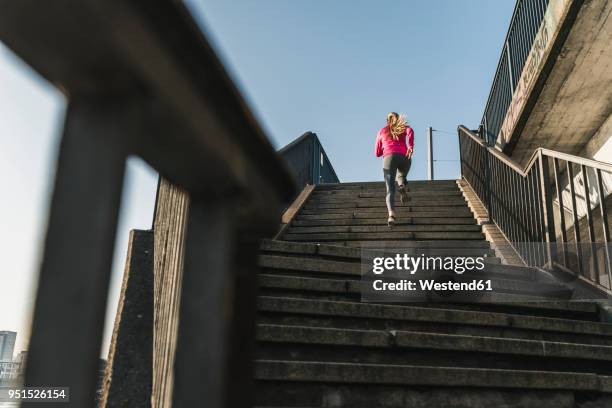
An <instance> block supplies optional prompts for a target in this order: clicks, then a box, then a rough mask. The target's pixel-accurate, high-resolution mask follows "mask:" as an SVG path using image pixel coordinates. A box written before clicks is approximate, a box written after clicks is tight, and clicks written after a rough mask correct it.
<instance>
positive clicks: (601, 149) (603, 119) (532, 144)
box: [507, 0, 612, 164]
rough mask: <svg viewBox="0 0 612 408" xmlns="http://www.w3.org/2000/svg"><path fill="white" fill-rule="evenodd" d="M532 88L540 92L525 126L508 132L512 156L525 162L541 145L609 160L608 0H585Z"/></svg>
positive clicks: (611, 76)
mask: <svg viewBox="0 0 612 408" xmlns="http://www.w3.org/2000/svg"><path fill="white" fill-rule="evenodd" d="M557 1H559V2H560V1H561V0H557ZM557 1H555V0H552V1H551V5H550V6H549V7H551V6H554V5H555V4H556V3H557ZM533 92H539V96H538V97H537V100H536V103H535V105H534V106H533V108H532V109H531V110H530V111H529V112H527V115H528V119H527V121H526V124H525V126H524V128H523V129H522V130H520V131H519V132H518V133H516V134H513V135H511V136H510V137H512V138H514V139H515V145H514V146H513V147H512V148H511V150H510V151H507V153H510V154H511V155H512V158H513V159H514V160H516V161H517V162H519V163H522V164H524V163H526V162H527V160H528V159H529V157H530V156H531V154H532V153H533V151H534V150H535V149H536V148H538V147H546V148H549V149H553V150H558V151H562V152H565V153H570V154H575V155H580V156H584V157H587V158H595V159H597V160H600V161H606V162H612V147H610V144H609V143H612V142H610V138H611V137H612V1H608V0H587V1H584V3H583V5H582V7H581V8H580V9H579V11H578V13H577V15H576V17H575V21H574V22H573V24H572V25H571V29H570V31H569V33H568V35H567V38H566V40H565V42H564V43H563V46H562V48H561V49H560V53H559V55H558V56H557V57H556V60H555V61H554V66H553V67H552V70H551V71H550V73H549V74H548V76H547V78H546V81H545V82H544V84H543V86H542V87H540V89H534V90H533Z"/></svg>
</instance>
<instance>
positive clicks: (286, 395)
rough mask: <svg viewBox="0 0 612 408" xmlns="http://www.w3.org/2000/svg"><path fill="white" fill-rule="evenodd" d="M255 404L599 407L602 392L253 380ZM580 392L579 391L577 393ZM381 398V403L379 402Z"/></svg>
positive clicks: (611, 401)
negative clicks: (254, 383)
mask: <svg viewBox="0 0 612 408" xmlns="http://www.w3.org/2000/svg"><path fill="white" fill-rule="evenodd" d="M256 388H257V393H256V401H257V403H256V404H257V406H258V407H264V406H266V407H271V408H272V407H273V408H281V407H284V408H289V407H290V406H291V407H300V408H314V407H385V408H405V407H407V406H409V407H411V408H432V407H435V408H438V407H444V408H489V407H495V408H515V407H520V408H603V407H609V406H612V398H610V397H609V396H608V395H605V394H599V393H597V394H593V393H592V392H579V391H572V390H559V389H552V390H551V389H524V390H516V389H512V388H478V387H460V386H457V387H444V386H418V387H416V386H411V387H406V386H405V385H401V384H399V385H391V386H388V385H378V384H370V385H367V384H360V383H341V384H338V383H333V384H326V383H324V382H303V381H295V382H294V381H292V382H283V381H271V380H267V381H258V382H257V387H256ZM583 395H584V396H583ZM381 401H383V404H382V405H381Z"/></svg>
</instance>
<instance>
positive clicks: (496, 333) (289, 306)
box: [258, 296, 612, 345]
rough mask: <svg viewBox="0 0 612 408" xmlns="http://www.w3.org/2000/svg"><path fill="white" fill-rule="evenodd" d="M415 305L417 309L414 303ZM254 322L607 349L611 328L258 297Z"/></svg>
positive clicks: (462, 312) (499, 315)
mask: <svg viewBox="0 0 612 408" xmlns="http://www.w3.org/2000/svg"><path fill="white" fill-rule="evenodd" d="M415 305H418V304H415ZM258 310H259V312H260V317H259V322H260V323H269V324H284V325H298V326H316V327H336V328H350V329H361V330H405V331H418V332H428V333H445V334H457V335H470V336H485V337H503V338H518V339H528V340H546V341H556V342H568V343H581V344H599V345H612V324H604V323H597V322H591V321H582V320H572V319H560V318H550V317H540V316H529V315H520V314H511V313H492V312H481V311H473V310H461V309H437V308H433V307H422V306H414V305H410V306H406V305H383V304H374V303H360V302H350V301H345V302H341V301H325V300H320V299H314V300H311V299H298V298H283V297H272V296H260V298H259V300H258Z"/></svg>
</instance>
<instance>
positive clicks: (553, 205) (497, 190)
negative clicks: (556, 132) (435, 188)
mask: <svg viewBox="0 0 612 408" xmlns="http://www.w3.org/2000/svg"><path fill="white" fill-rule="evenodd" d="M458 134H459V147H460V153H461V173H462V177H463V178H464V179H465V180H466V181H467V182H468V183H469V184H470V186H471V187H472V189H473V190H474V191H475V192H476V194H477V196H478V197H479V198H480V200H481V201H482V202H483V203H484V205H485V207H486V209H487V212H488V215H489V219H490V220H491V221H492V222H494V223H495V224H496V225H497V226H498V227H499V229H500V230H501V231H502V232H503V233H504V235H505V236H506V238H508V241H509V242H510V243H511V244H512V245H513V246H514V249H515V250H516V251H517V252H518V253H519V254H520V255H521V257H522V258H523V260H524V261H525V262H526V263H527V264H528V265H531V266H538V267H548V268H551V267H560V268H561V269H562V270H564V271H568V270H569V271H571V272H572V273H574V274H575V275H576V276H577V277H579V278H580V279H582V280H586V281H587V282H589V283H590V284H592V285H593V286H595V287H597V288H599V289H604V290H605V291H607V292H611V291H612V258H611V256H610V255H611V252H612V250H611V248H610V241H611V240H610V226H609V221H608V215H607V214H608V209H607V208H606V207H607V206H606V197H608V195H609V194H610V191H612V165H611V164H609V163H604V162H600V161H597V160H591V159H586V158H583V157H578V156H575V155H571V154H567V153H561V152H557V151H554V150H550V149H545V148H538V149H536V150H535V151H534V152H533V154H532V156H531V157H530V159H529V161H528V162H527V164H526V165H525V166H524V167H523V166H521V165H519V164H518V163H516V162H515V161H514V160H512V159H511V158H509V157H508V156H506V155H505V154H504V153H502V152H501V151H499V150H497V149H495V148H493V147H491V146H489V145H488V144H487V143H486V142H485V141H484V140H483V139H481V138H480V137H478V135H477V134H475V133H474V132H472V131H470V130H469V129H467V128H466V127H465V126H459V127H458ZM562 162H565V163H564V164H565V165H564V166H563V167H562V166H561V163H562ZM575 167H577V168H578V171H577V172H575V169H574V168H575ZM604 175H607V177H608V178H605V177H604ZM576 180H577V181H578V183H577V181H576ZM576 184H579V186H578V187H580V191H578V187H577V186H576ZM590 188H592V189H594V190H596V194H597V198H598V201H599V202H591V193H592V192H591V190H590ZM565 200H567V203H566V204H564V201H565ZM578 204H583V205H584V209H582V208H580V207H579V205H578ZM597 207H599V212H598V214H595V213H594V210H595V209H596V208H597ZM578 210H583V215H582V216H581V214H580V211H578ZM566 212H567V213H569V215H568V214H566ZM597 217H599V221H598V223H597V224H598V225H600V227H597V225H596V221H597V220H596V218H597ZM566 218H568V220H566Z"/></svg>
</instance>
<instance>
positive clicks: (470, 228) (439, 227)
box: [287, 224, 482, 234]
mask: <svg viewBox="0 0 612 408" xmlns="http://www.w3.org/2000/svg"><path fill="white" fill-rule="evenodd" d="M392 231H393V232H403V231H408V232H417V231H418V232H429V231H438V232H440V231H455V232H457V231H462V232H474V231H482V227H481V226H480V225H445V224H432V225H408V224H398V225H395V226H394V227H393V229H392ZM287 232H288V233H290V234H320V233H327V232H389V227H388V226H386V225H357V226H355V225H347V226H343V225H335V226H317V227H302V226H297V225H294V224H291V227H290V228H289V230H288V231H287Z"/></svg>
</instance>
